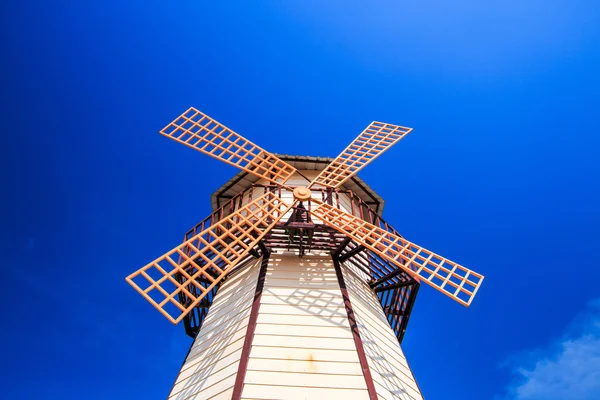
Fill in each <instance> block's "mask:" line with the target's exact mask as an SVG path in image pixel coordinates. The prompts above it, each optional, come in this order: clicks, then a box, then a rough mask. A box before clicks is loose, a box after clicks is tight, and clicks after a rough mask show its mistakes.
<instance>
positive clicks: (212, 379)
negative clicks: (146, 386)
mask: <svg viewBox="0 0 600 400" xmlns="http://www.w3.org/2000/svg"><path fill="white" fill-rule="evenodd" d="M259 270H260V260H256V261H253V262H252V265H250V266H248V267H246V268H245V269H243V270H242V271H240V272H239V273H237V274H235V275H233V276H231V277H230V278H228V279H227V280H226V281H225V282H224V283H223V285H222V287H221V288H220V289H219V291H218V292H217V296H216V297H215V300H214V302H213V304H212V306H211V307H210V310H209V312H208V315H207V316H206V319H205V320H204V323H203V325H202V328H201V329H200V332H198V336H197V337H196V339H195V340H194V344H193V345H192V348H191V350H190V353H189V354H188V357H187V358H186V360H185V363H184V365H183V367H182V368H181V372H180V373H179V376H178V377H177V380H176V382H175V385H174V386H173V389H172V390H171V394H170V395H169V400H175V399H176V400H184V399H198V400H200V399H202V400H204V399H212V398H214V399H230V398H231V393H232V391H233V385H234V383H235V377H236V373H237V369H238V365H239V361H240V356H241V353H242V347H243V345H244V337H245V335H246V329H247V327H248V320H249V317H250V309H251V306H252V300H253V298H254V292H255V289H256V282H257V279H258V273H259Z"/></svg>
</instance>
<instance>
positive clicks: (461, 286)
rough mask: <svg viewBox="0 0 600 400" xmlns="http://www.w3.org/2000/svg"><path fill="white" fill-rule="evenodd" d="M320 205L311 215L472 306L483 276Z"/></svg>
mask: <svg viewBox="0 0 600 400" xmlns="http://www.w3.org/2000/svg"><path fill="white" fill-rule="evenodd" d="M318 203H320V204H318V205H317V204H315V207H314V208H313V209H312V210H311V211H310V212H311V214H314V216H315V217H317V218H319V219H321V220H322V221H323V222H324V223H326V224H327V225H329V226H331V227H332V228H334V229H337V230H338V231H340V232H342V233H344V234H346V235H347V236H348V237H350V238H351V239H353V240H355V241H356V242H357V243H360V244H362V245H363V246H365V247H366V248H367V249H369V250H371V251H372V252H374V253H376V254H377V255H379V256H380V257H383V258H385V259H387V260H389V261H390V262H392V263H393V264H394V265H396V266H397V267H398V268H401V269H403V270H405V271H406V272H408V273H409V274H411V275H412V276H414V277H415V278H416V279H418V280H419V281H420V282H425V283H427V284H428V285H430V286H432V287H434V288H435V289H437V290H439V291H440V292H442V293H444V294H445V295H447V296H448V297H450V298H452V299H454V300H456V301H457V302H459V303H460V304H462V305H464V306H469V305H470V304H471V301H472V300H473V298H474V297H475V294H476V293H477V290H479V287H480V286H481V283H482V282H483V275H481V274H478V273H477V272H474V271H471V270H470V269H468V268H465V267H463V266H462V265H459V264H457V263H455V262H452V261H450V260H448V259H446V258H444V257H442V256H439V255H437V254H435V253H433V252H431V251H429V250H427V249H424V248H423V247H421V246H418V245H416V244H414V243H412V242H409V241H408V240H406V239H404V238H403V237H400V236H398V235H396V234H394V233H391V232H389V231H387V230H385V229H382V228H380V227H377V226H375V225H372V224H370V223H368V222H366V221H363V220H362V219H360V218H357V217H355V216H353V215H351V214H348V213H346V212H344V211H342V210H340V209H338V208H335V207H333V206H330V205H329V204H325V203H321V202H318Z"/></svg>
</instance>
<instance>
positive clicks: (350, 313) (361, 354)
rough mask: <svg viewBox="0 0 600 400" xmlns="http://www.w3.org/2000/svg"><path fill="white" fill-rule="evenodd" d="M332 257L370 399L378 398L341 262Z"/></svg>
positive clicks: (375, 399)
mask: <svg viewBox="0 0 600 400" xmlns="http://www.w3.org/2000/svg"><path fill="white" fill-rule="evenodd" d="M332 259H333V266H334V267H335V274H336V275H337V278H338V283H339V284H340V290H341V291H342V297H343V299H344V306H345V307H346V313H347V314H348V322H349V323H350V330H351V331H352V337H353V338H354V345H355V346H356V352H357V353H358V360H359V361H360V368H361V369H362V371H363V375H364V377H365V382H366V384H367V392H368V393H369V399H371V400H377V391H376V390H375V384H374V383H373V377H372V376H371V370H370V369H369V363H368V362H367V356H366V354H365V348H364V347H363V343H362V339H361V338H360V333H359V332H358V324H357V323H356V318H355V317H354V310H353V309H352V303H350V296H349V295H348V289H346V282H345V281H344V275H343V274H342V268H341V267H340V263H339V262H338V261H337V260H336V259H335V258H332Z"/></svg>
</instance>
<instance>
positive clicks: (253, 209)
mask: <svg viewBox="0 0 600 400" xmlns="http://www.w3.org/2000/svg"><path fill="white" fill-rule="evenodd" d="M290 208H291V205H287V204H285V203H284V202H283V201H282V200H281V199H280V198H279V197H278V196H276V195H275V194H274V193H272V192H267V193H265V194H264V195H263V196H261V197H259V198H258V199H256V200H254V201H252V202H250V203H248V204H246V205H245V206H244V207H242V208H240V209H239V210H237V211H236V212H234V213H233V214H231V215H229V216H227V217H225V218H224V219H222V220H220V221H216V222H215V223H214V224H213V225H211V226H210V227H208V228H207V229H205V230H203V231H202V232H200V233H198V234H197V235H195V236H193V237H192V238H190V239H188V240H186V241H185V242H183V243H182V244H180V245H179V246H177V247H175V248H173V249H172V250H170V251H168V252H167V253H165V254H163V255H162V256H160V257H158V258H157V259H156V260H154V261H152V262H150V263H148V264H147V265H145V266H144V267H142V268H140V269H139V270H137V271H135V272H134V273H132V274H130V275H129V276H128V277H127V278H126V280H127V282H128V283H129V284H130V285H131V286H133V288H134V289H135V290H137V291H138V292H139V293H140V294H141V295H142V296H143V297H144V298H145V299H146V300H148V302H150V304H152V305H153V306H154V307H155V308H156V309H157V310H158V311H160V313H161V314H163V315H164V316H165V317H166V318H167V319H168V320H169V321H171V322H172V323H173V324H177V323H179V321H181V320H182V319H183V318H184V317H185V316H186V315H187V314H188V313H189V312H190V311H191V310H193V308H194V307H196V306H197V305H198V304H199V303H200V301H201V300H202V299H203V298H204V297H205V296H206V295H207V294H208V293H209V292H210V290H212V289H213V288H214V287H215V286H216V285H217V284H218V283H219V282H220V281H221V280H222V279H223V278H224V277H225V276H226V275H227V273H228V272H229V271H230V270H231V269H232V268H233V267H235V265H236V264H237V263H238V262H239V261H240V260H242V259H243V258H244V257H246V256H247V255H248V254H249V253H250V251H252V250H253V249H254V247H255V246H256V245H257V244H258V242H260V240H261V239H262V238H263V237H264V235H266V234H267V233H268V232H269V231H270V229H271V228H272V227H273V226H275V224H277V222H279V220H280V219H281V218H282V217H283V216H284V215H285V213H286V212H287V211H288V210H289V209H290ZM201 281H205V282H208V283H209V285H208V286H207V287H205V286H204V285H201ZM192 289H193V290H192ZM193 292H195V293H196V294H193ZM198 292H199V293H200V294H199V295H198V294H197V293H198ZM180 293H182V294H183V296H184V298H185V299H186V301H185V302H181V301H180V300H178V295H179V294H180ZM157 297H158V298H157Z"/></svg>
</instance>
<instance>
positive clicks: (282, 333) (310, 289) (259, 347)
mask: <svg viewBox="0 0 600 400" xmlns="http://www.w3.org/2000/svg"><path fill="white" fill-rule="evenodd" d="M267 271H268V272H267V278H266V280H265V287H264V290H263V296H262V298H261V306H260V311H259V314H258V320H257V326H256V333H255V335H254V340H253V345H252V350H251V352H250V358H249V362H248V369H247V373H246V377H245V381H244V389H243V392H242V397H243V398H271V399H273V398H276V399H288V398H289V399H293V398H303V399H313V398H314V399H320V398H326V397H322V396H329V397H331V398H335V397H332V396H340V395H341V394H342V393H347V396H345V397H347V398H348V399H351V398H360V399H365V398H368V394H367V391H366V383H365V379H364V376H363V374H362V370H361V367H360V362H359V360H358V355H357V353H356V346H355V344H354V339H353V336H352V332H351V331H350V325H349V323H348V317H347V313H346V309H345V307H344V302H343V298H342V294H341V291H340V288H339V284H338V282H337V278H335V269H334V268H333V264H332V262H331V259H330V258H328V257H305V258H303V259H299V258H298V257H297V256H295V255H291V256H280V255H278V254H274V255H272V257H271V260H270V262H269V266H268V269H267ZM332 278H333V279H332ZM323 288H326V291H323ZM273 289H277V290H276V292H273V291H272V290H273ZM282 322H285V323H282ZM267 387H269V389H268V391H266V392H265V393H261V390H265V388H267ZM272 390H273V391H272ZM336 393H337V394H336ZM268 396H270V397H268ZM338 398H339V397H338Z"/></svg>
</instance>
